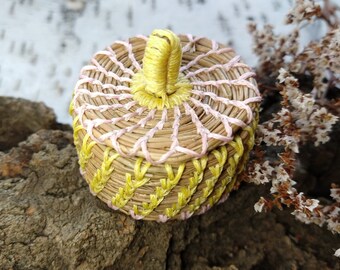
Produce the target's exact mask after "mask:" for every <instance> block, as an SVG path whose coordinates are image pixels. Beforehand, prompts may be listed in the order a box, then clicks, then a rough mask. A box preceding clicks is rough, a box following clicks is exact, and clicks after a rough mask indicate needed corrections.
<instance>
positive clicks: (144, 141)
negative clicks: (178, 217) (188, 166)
mask: <svg viewBox="0 0 340 270" xmlns="http://www.w3.org/2000/svg"><path fill="white" fill-rule="evenodd" d="M187 37H188V40H189V42H188V43H187V44H186V45H185V46H184V47H183V48H182V51H183V52H186V51H192V50H195V45H196V42H197V41H199V40H200V39H201V37H193V36H191V35H187ZM138 38H141V39H143V40H147V39H148V38H147V37H145V36H138ZM116 44H121V45H123V46H125V48H126V50H127V53H128V57H129V58H130V60H131V62H132V65H133V67H135V68H136V69H140V63H138V62H137V60H136V59H135V56H134V54H133V50H132V45H131V44H129V43H126V42H120V41H118V42H116ZM211 47H212V49H211V50H210V51H209V52H206V53H203V54H201V55H199V56H197V57H196V58H195V59H193V60H192V61H190V62H189V63H188V64H187V65H186V66H183V67H182V68H181V71H185V70H188V69H190V67H191V66H192V65H194V64H196V63H198V62H199V61H200V59H202V58H204V57H207V56H209V55H211V54H221V53H226V52H229V51H232V49H231V48H221V49H219V48H218V47H219V45H218V43H217V42H215V41H211ZM98 55H105V56H107V57H108V58H109V59H110V61H112V62H113V63H114V64H115V65H117V66H118V67H119V68H120V69H121V70H122V71H123V72H124V73H126V74H128V77H119V76H118V75H117V74H116V73H114V72H112V71H107V70H105V68H104V67H102V66H101V65H100V63H99V62H98V61H97V60H96V59H95V57H96V56H98ZM238 67H242V68H247V69H248V70H251V69H250V68H249V67H248V66H247V65H245V64H243V63H240V57H239V56H235V57H234V58H232V59H231V60H229V61H228V62H227V63H224V64H223V63H221V64H215V65H213V66H211V67H208V68H200V69H198V70H195V71H192V72H187V73H186V77H187V78H192V77H194V76H195V75H197V74H199V73H202V72H203V73H209V72H212V71H214V70H216V69H218V68H221V69H223V70H225V71H228V70H230V69H232V68H238ZM92 70H94V71H99V72H102V73H103V74H104V75H105V76H108V77H111V78H113V79H114V80H116V81H118V82H120V83H130V82H131V78H130V77H131V76H133V75H134V72H133V70H132V69H131V67H129V68H126V67H125V66H124V64H123V63H122V62H121V61H118V59H117V57H116V54H115V52H114V51H113V50H112V48H111V47H108V48H107V50H105V51H100V52H98V53H97V54H95V56H94V58H93V59H92V65H87V66H85V67H83V69H82V70H81V75H80V79H79V81H78V82H77V84H76V87H75V94H74V98H73V101H72V102H73V104H74V110H75V112H76V113H77V114H78V115H79V121H80V124H81V125H83V127H84V128H85V129H86V130H87V133H88V134H89V135H90V136H91V138H92V139H93V140H94V141H96V142H98V143H104V141H105V140H107V139H109V140H110V141H111V143H112V146H113V147H114V149H115V150H116V151H117V152H118V153H119V154H120V155H122V156H124V157H132V156H135V155H136V154H137V152H138V151H139V150H141V151H142V153H143V155H144V157H145V159H146V160H147V161H149V162H151V163H152V164H161V163H164V162H166V160H167V159H168V158H170V157H171V156H172V155H174V154H175V153H183V154H186V155H189V156H192V157H195V158H200V157H202V156H204V155H205V154H206V152H207V151H208V147H209V140H210V139H216V140H220V141H222V142H228V141H230V140H232V138H233V134H232V128H231V124H235V125H237V126H240V127H244V126H245V125H246V124H249V123H250V122H251V121H252V118H253V114H252V110H251V108H250V106H249V104H250V103H253V102H260V101H261V97H260V96H259V91H258V89H257V87H256V86H255V85H254V84H253V83H252V82H251V81H248V80H247V79H249V78H251V77H253V76H254V75H255V74H254V73H253V72H251V71H248V72H245V73H243V74H242V75H241V76H239V77H238V78H237V79H234V80H227V79H225V80H217V81H205V82H202V81H192V84H193V85H194V86H215V87H220V86H221V85H223V84H227V85H230V86H231V85H244V86H247V87H248V88H250V89H252V90H254V91H255V93H256V94H257V96H256V97H251V98H247V99H245V100H243V101H240V100H230V99H228V98H225V97H220V96H217V95H216V94H215V93H213V92H209V91H202V90H199V89H193V90H192V91H191V94H192V95H191V98H190V101H191V102H192V103H193V105H194V107H201V108H202V109H203V110H204V111H205V113H206V114H207V115H212V116H213V117H215V118H216V119H218V120H219V121H221V124H222V125H223V126H224V129H225V132H226V136H225V135H220V134H216V133H213V132H211V131H210V130H208V129H207V128H206V127H204V125H203V124H202V122H201V121H200V119H199V118H198V116H197V115H196V113H195V111H194V107H191V106H190V105H189V103H187V102H185V103H183V104H182V105H181V106H183V107H184V110H185V114H186V115H188V116H191V121H192V123H193V124H194V125H195V126H196V129H197V134H199V135H200V137H201V146H202V150H201V151H200V153H197V152H195V151H193V150H191V149H188V148H185V147H183V146H181V145H180V142H179V140H178V133H179V128H180V120H181V111H180V108H179V107H178V106H176V107H174V108H173V114H174V120H173V125H172V128H173V132H172V134H171V136H170V138H169V140H171V141H172V143H171V145H170V149H169V150H168V151H166V152H164V154H162V155H161V157H160V159H159V160H153V159H152V157H151V154H150V152H149V151H148V142H149V140H150V139H151V138H152V137H154V135H155V134H156V132H157V131H158V130H161V129H163V126H164V124H165V123H166V121H167V117H168V111H167V110H163V112H162V117H161V120H160V121H158V123H157V124H156V125H155V126H154V127H152V128H150V129H149V130H148V131H147V133H146V134H145V135H144V136H142V137H140V138H139V139H138V140H136V142H135V143H134V145H133V147H132V149H130V150H129V151H127V152H126V153H125V152H124V151H122V149H121V146H120V143H119V138H120V137H121V136H123V135H124V134H126V133H131V132H133V131H134V130H135V129H137V128H139V127H146V125H147V123H148V122H149V121H150V120H152V119H154V117H155V114H156V110H155V109H154V110H149V111H148V113H147V115H146V116H143V117H141V115H142V114H143V113H144V112H145V111H147V108H146V107H139V108H136V110H135V111H134V112H129V111H130V109H131V108H132V107H134V106H136V105H137V102H136V101H134V100H133V96H132V95H131V94H130V93H129V92H131V89H130V87H128V86H124V85H113V84H111V83H102V82H101V81H99V80H98V79H94V78H91V77H88V75H85V74H84V73H86V72H87V71H92ZM88 84H92V85H97V86H99V87H100V88H101V89H100V90H103V89H108V90H109V91H110V92H111V93H103V92H98V91H95V92H92V91H90V90H89V89H86V88H87V85H88ZM121 92H123V93H121ZM124 92H125V93H124ZM82 95H87V96H89V97H90V98H96V97H102V98H105V99H108V100H110V99H116V100H119V101H122V100H126V102H125V104H121V103H117V104H104V105H96V104H91V103H87V102H85V100H84V98H82V97H81V96H82ZM194 95H196V97H198V98H199V99H196V98H195V97H194ZM203 97H209V98H211V100H212V101H214V102H220V103H222V104H224V105H226V106H236V107H238V108H240V109H244V110H245V111H246V113H247V119H246V123H244V122H243V121H241V120H239V119H237V118H233V117H229V116H227V115H224V114H223V113H221V112H219V111H217V110H215V109H213V108H212V107H211V106H210V105H208V104H205V103H202V102H201V101H200V99H202V98H203ZM80 104H81V105H80ZM119 108H124V109H126V110H127V113H126V114H124V115H123V116H121V117H116V118H112V119H86V121H83V116H84V113H85V112H86V111H88V110H94V111H95V110H97V111H100V112H105V111H108V110H113V111H114V110H116V109H119ZM136 116H137V117H141V118H140V119H139V120H138V122H137V123H135V124H132V125H129V126H127V127H125V128H123V129H116V130H112V131H110V132H107V133H106V134H102V135H101V136H99V137H98V138H97V137H95V136H94V134H93V129H95V128H98V127H99V126H100V125H102V124H112V125H116V124H117V123H118V122H120V121H127V122H128V121H129V120H130V119H131V118H132V117H136ZM161 219H166V218H165V217H160V220H161Z"/></svg>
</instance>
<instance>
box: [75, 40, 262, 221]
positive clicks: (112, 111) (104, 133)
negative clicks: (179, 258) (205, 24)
mask: <svg viewBox="0 0 340 270" xmlns="http://www.w3.org/2000/svg"><path fill="white" fill-rule="evenodd" d="M179 37H180V41H181V46H182V50H183V56H182V67H183V68H181V74H182V75H183V76H186V77H187V78H188V80H189V81H190V82H191V83H192V84H193V89H192V92H191V97H190V99H189V100H188V101H187V102H185V104H183V106H176V107H175V108H172V109H165V110H149V109H145V108H143V107H139V106H138V104H136V102H135V101H134V100H133V97H132V96H131V95H130V92H129V88H130V84H131V80H132V77H133V75H134V74H135V73H136V72H138V70H139V69H140V68H141V67H142V65H143V62H142V59H143V55H144V50H145V47H146V40H147V38H145V37H135V38H131V39H130V40H129V41H128V42H116V43H114V44H113V45H112V46H110V47H109V48H108V49H107V50H105V51H101V52H98V53H97V54H96V55H95V56H94V58H93V59H92V61H91V63H90V64H89V65H88V66H86V67H84V68H83V70H82V71H81V77H80V80H79V82H78V83H77V85H76V89H75V92H74V98H73V100H72V102H71V114H72V116H73V118H74V122H73V127H74V141H75V145H76V147H77V151H78V155H79V164H80V167H81V172H82V174H83V176H84V178H85V180H86V181H87V183H88V184H89V186H90V189H91V191H92V193H93V194H95V195H96V196H98V198H99V199H101V200H102V201H104V202H105V203H107V204H108V205H109V206H110V207H111V208H113V209H115V210H120V211H122V212H124V213H126V214H129V215H131V216H132V217H134V218H136V219H145V220H157V221H162V222H164V221H167V220H168V219H185V218H188V217H190V216H192V215H196V214H201V213H203V212H205V211H206V210H208V209H210V208H211V206H213V205H214V204H216V203H219V202H222V201H224V200H225V199H226V198H227V197H228V194H229V193H230V191H231V190H232V189H233V186H234V185H235V183H236V181H237V176H238V175H239V174H240V172H241V171H242V170H243V168H244V166H245V164H246V161H247V158H248V155H249V152H250V150H251V149H252V147H253V144H254V130H255V129H256V125H257V119H258V117H257V111H258V106H259V101H260V97H259V93H258V90H257V86H256V82H255V80H254V79H253V76H254V74H253V73H252V72H251V70H250V68H249V67H248V66H246V65H245V64H243V63H242V62H240V59H239V57H238V56H237V55H236V54H235V53H234V51H233V50H232V49H230V48H227V47H225V46H223V45H221V44H218V43H216V42H213V41H211V40H208V39H205V38H194V37H192V36H190V35H187V36H185V35H182V36H179ZM207 93H208V94H207Z"/></svg>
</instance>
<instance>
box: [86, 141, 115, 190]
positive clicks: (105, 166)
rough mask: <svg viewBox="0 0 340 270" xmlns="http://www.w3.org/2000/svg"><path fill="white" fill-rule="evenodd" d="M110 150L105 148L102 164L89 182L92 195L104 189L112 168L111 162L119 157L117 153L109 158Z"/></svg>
mask: <svg viewBox="0 0 340 270" xmlns="http://www.w3.org/2000/svg"><path fill="white" fill-rule="evenodd" d="M111 151H112V148H110V147H107V148H106V149H105V152H104V157H103V162H102V165H101V168H100V169H98V170H97V172H96V174H95V175H94V177H93V179H92V181H91V182H90V188H91V190H92V191H93V192H94V193H96V194H97V193H99V192H101V191H102V190H103V188H104V187H105V185H106V183H107V181H109V179H110V176H111V174H112V172H113V171H114V168H113V167H112V162H113V161H114V160H115V159H116V158H118V157H119V154H118V153H115V152H114V153H113V154H112V155H111V156H110V152H111Z"/></svg>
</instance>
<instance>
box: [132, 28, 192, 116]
mask: <svg viewBox="0 0 340 270" xmlns="http://www.w3.org/2000/svg"><path fill="white" fill-rule="evenodd" d="M181 58H182V49H181V42H180V39H179V37H177V36H176V35H175V34H174V33H173V32H171V31H170V30H154V31H153V32H152V34H151V35H150V37H149V40H148V42H147V45H146V48H145V53H144V58H143V69H142V70H140V71H139V72H138V73H136V74H135V75H134V76H133V78H132V83H131V92H132V93H133V98H134V100H136V101H138V102H139V104H140V105H142V106H147V107H148V108H149V109H154V108H157V109H159V110H160V109H163V108H164V107H167V108H173V107H174V106H176V105H180V104H181V103H182V102H183V101H185V100H187V99H188V98H189V95H190V90H191V89H192V86H191V84H190V82H189V80H188V79H186V78H185V77H184V75H183V74H179V69H180V65H181Z"/></svg>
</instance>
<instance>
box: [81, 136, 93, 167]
mask: <svg viewBox="0 0 340 270" xmlns="http://www.w3.org/2000/svg"><path fill="white" fill-rule="evenodd" d="M89 138H90V135H89V134H86V135H85V136H84V139H83V144H82V146H81V148H80V151H79V165H80V168H81V169H84V168H85V166H86V164H87V162H88V161H89V159H90V158H91V157H92V152H91V150H92V147H93V146H94V145H95V144H96V142H95V141H91V142H90V143H87V141H88V139H89Z"/></svg>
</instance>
